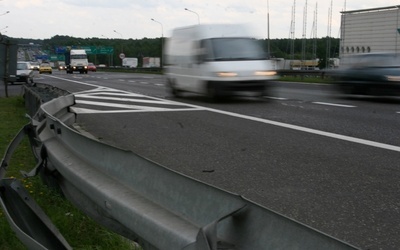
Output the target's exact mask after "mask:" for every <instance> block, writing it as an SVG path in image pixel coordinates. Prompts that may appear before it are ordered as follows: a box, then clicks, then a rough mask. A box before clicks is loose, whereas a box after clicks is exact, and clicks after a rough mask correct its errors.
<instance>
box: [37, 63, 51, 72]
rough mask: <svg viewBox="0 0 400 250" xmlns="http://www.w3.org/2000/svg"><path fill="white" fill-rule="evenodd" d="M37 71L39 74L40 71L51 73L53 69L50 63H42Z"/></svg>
mask: <svg viewBox="0 0 400 250" xmlns="http://www.w3.org/2000/svg"><path fill="white" fill-rule="evenodd" d="M39 73H40V74H42V73H49V74H52V73H53V69H52V68H51V66H50V63H42V64H40V67H39Z"/></svg>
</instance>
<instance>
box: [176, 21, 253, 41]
mask: <svg viewBox="0 0 400 250" xmlns="http://www.w3.org/2000/svg"><path fill="white" fill-rule="evenodd" d="M253 35H254V33H253V32H252V30H251V28H250V27H249V26H248V25H245V24H200V25H193V26H187V27H181V28H176V29H174V31H173V35H172V36H173V37H180V36H183V37H188V36H189V37H190V38H191V39H194V40H201V39H207V38H217V37H252V36H253ZM183 37H182V38H183Z"/></svg>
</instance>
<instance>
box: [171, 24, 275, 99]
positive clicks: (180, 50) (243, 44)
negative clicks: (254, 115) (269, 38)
mask: <svg viewBox="0 0 400 250" xmlns="http://www.w3.org/2000/svg"><path fill="white" fill-rule="evenodd" d="M164 58H165V64H164V69H165V74H166V78H167V85H168V86H169V89H170V90H171V92H172V94H173V95H175V96H179V95H180V94H181V93H182V92H194V93H199V94H204V95H208V96H209V97H210V98H212V99H216V98H218V97H223V96H234V95H244V94H246V95H248V94H249V93H256V95H257V96H262V95H265V94H266V93H267V91H268V81H270V80H273V79H276V71H275V67H274V64H273V63H272V62H271V61H270V60H268V55H267V54H266V53H265V52H264V50H263V49H262V47H261V45H260V44H259V41H258V40H257V39H255V38H254V36H253V34H252V33H251V32H249V29H248V28H247V26H245V25H241V24H204V25H195V26H188V27H182V28H177V29H174V30H173V32H172V36H171V37H170V38H169V39H168V40H167V41H166V45H165V48H164Z"/></svg>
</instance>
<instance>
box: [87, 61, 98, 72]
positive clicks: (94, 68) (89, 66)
mask: <svg viewBox="0 0 400 250" xmlns="http://www.w3.org/2000/svg"><path fill="white" fill-rule="evenodd" d="M87 70H88V71H92V72H96V71H97V68H96V65H94V64H93V63H88V67H87Z"/></svg>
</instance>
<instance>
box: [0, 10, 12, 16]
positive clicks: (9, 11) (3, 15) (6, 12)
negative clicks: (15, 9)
mask: <svg viewBox="0 0 400 250" xmlns="http://www.w3.org/2000/svg"><path fill="white" fill-rule="evenodd" d="M8 13H10V11H6V12H4V13H3V14H0V16H4V15H5V14H8Z"/></svg>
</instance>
